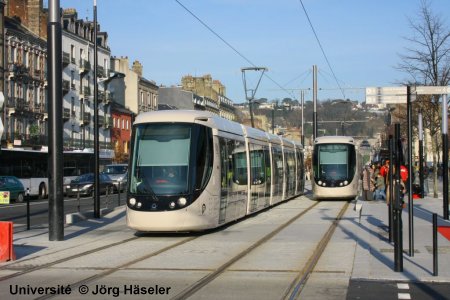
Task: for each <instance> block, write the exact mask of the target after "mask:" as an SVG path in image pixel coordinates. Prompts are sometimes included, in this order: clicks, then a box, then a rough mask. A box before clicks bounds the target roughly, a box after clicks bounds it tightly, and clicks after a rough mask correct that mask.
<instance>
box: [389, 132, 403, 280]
mask: <svg viewBox="0 0 450 300" xmlns="http://www.w3.org/2000/svg"><path fill="white" fill-rule="evenodd" d="M394 140H395V159H394V160H395V162H394V163H395V174H394V182H395V189H394V194H393V195H392V194H391V201H392V200H394V203H393V204H394V219H393V222H394V270H395V272H403V226H402V203H401V201H400V143H401V142H400V124H399V123H397V124H395V133H394ZM392 183H393V182H391V184H392ZM392 196H394V197H392Z"/></svg>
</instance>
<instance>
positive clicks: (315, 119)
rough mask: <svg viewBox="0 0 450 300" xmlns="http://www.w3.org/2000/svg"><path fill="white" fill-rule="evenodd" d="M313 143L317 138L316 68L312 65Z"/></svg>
mask: <svg viewBox="0 0 450 300" xmlns="http://www.w3.org/2000/svg"><path fill="white" fill-rule="evenodd" d="M313 110H314V111H313V143H314V140H315V139H316V137H317V66H316V65H313Z"/></svg>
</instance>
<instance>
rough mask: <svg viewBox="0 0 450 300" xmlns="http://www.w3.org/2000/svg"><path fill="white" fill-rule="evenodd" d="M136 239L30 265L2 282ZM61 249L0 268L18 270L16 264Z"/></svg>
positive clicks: (135, 237)
mask: <svg viewBox="0 0 450 300" xmlns="http://www.w3.org/2000/svg"><path fill="white" fill-rule="evenodd" d="M136 239H139V237H137V236H134V237H131V238H129V239H125V240H122V241H118V242H115V243H112V244H108V245H103V246H100V247H97V248H94V249H90V250H87V251H83V252H79V253H77V254H74V255H71V256H68V257H64V258H61V259H58V260H55V261H52V262H49V263H45V264H41V265H38V266H34V267H29V266H28V267H27V269H26V270H22V271H19V272H16V273H13V274H10V275H6V276H3V277H0V282H1V281H5V280H8V279H11V278H15V277H19V276H22V275H24V274H27V273H31V272H34V271H37V270H41V269H46V268H49V267H52V266H54V265H57V264H60V263H63V262H66V261H69V260H72V259H76V258H79V257H82V256H84V255H89V254H93V253H96V252H99V251H103V250H106V249H108V248H112V247H115V246H118V245H122V244H125V243H128V242H131V241H134V240H136ZM61 251H63V250H60V251H54V252H52V253H46V254H44V255H39V256H35V257H31V258H29V259H24V260H20V261H17V262H15V263H11V264H9V265H6V266H3V267H1V268H0V270H17V268H14V266H16V265H19V264H22V263H23V262H26V261H32V260H35V259H37V258H42V257H46V256H49V255H54V254H55V253H57V252H61Z"/></svg>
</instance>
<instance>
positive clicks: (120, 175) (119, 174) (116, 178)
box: [102, 164, 128, 192]
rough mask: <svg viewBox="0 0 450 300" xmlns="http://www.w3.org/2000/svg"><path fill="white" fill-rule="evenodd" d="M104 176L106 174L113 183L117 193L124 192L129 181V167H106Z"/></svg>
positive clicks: (114, 165) (125, 165) (113, 165)
mask: <svg viewBox="0 0 450 300" xmlns="http://www.w3.org/2000/svg"><path fill="white" fill-rule="evenodd" d="M102 174H106V175H108V176H109V178H111V180H112V181H113V184H114V187H115V190H116V191H119V184H120V191H121V192H122V191H124V190H125V188H126V186H127V181H128V165H127V164H112V165H106V166H105V168H104V169H103V172H102Z"/></svg>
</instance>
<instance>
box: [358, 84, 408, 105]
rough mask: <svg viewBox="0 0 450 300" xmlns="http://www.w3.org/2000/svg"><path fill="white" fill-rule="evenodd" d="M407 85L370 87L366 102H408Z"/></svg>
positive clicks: (367, 89) (367, 91) (367, 90)
mask: <svg viewBox="0 0 450 300" xmlns="http://www.w3.org/2000/svg"><path fill="white" fill-rule="evenodd" d="M406 93H407V90H406V86H388V87H368V88H366V104H381V103H383V104H399V103H406Z"/></svg>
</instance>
